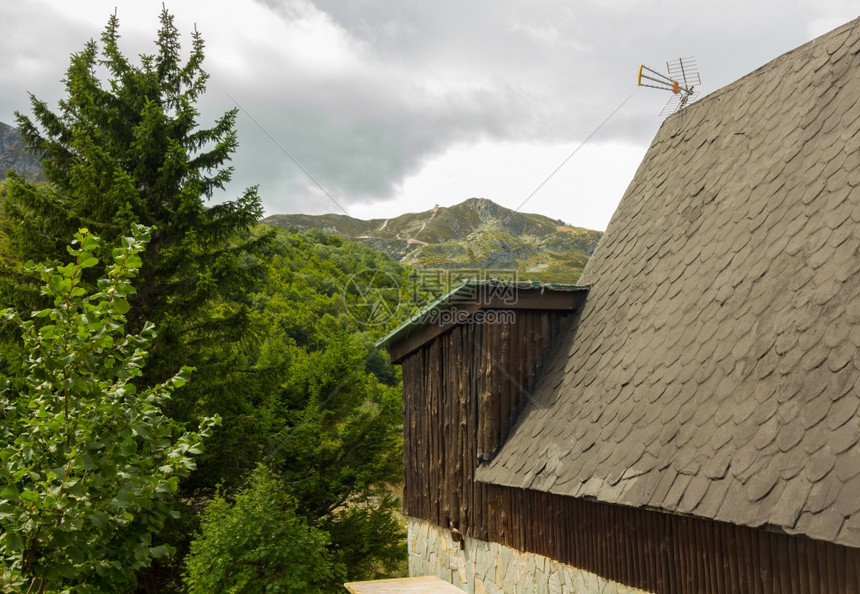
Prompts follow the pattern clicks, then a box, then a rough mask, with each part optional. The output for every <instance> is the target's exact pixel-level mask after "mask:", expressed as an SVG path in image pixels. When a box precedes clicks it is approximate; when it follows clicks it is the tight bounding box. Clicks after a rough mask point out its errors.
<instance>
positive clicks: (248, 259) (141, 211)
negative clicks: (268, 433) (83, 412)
mask: <svg viewBox="0 0 860 594" xmlns="http://www.w3.org/2000/svg"><path fill="white" fill-rule="evenodd" d="M119 39H120V35H119V21H118V19H117V16H116V15H115V14H114V15H113V16H111V17H110V18H109V20H108V24H107V27H106V28H105V30H104V32H103V34H102V35H101V43H98V42H96V41H95V40H90V41H89V42H88V43H87V44H86V45H85V46H84V48H83V50H82V51H80V52H78V53H76V54H73V55H72V58H71V63H70V66H69V68H68V70H67V72H66V76H65V79H64V83H65V88H66V96H65V98H64V99H62V100H61V101H60V102H59V109H58V110H57V111H52V110H51V109H50V108H49V107H48V105H46V103H45V102H44V101H41V100H39V99H38V98H36V97H34V96H32V95H31V97H30V101H31V107H32V119H31V118H30V117H28V116H26V115H22V114H21V113H16V117H17V124H18V129H19V130H20V132H21V134H22V136H23V137H24V139H25V142H26V143H27V145H28V147H29V148H30V149H31V150H32V151H34V152H35V153H36V154H38V155H39V156H40V157H41V160H42V167H43V170H44V173H45V176H46V177H47V179H48V180H49V182H50V183H49V184H47V185H45V186H39V187H37V186H36V185H34V184H32V183H30V182H28V181H26V180H24V179H22V178H20V177H16V176H14V175H12V176H11V177H10V178H9V180H8V183H7V187H6V191H5V197H4V198H3V214H4V219H5V221H4V223H5V224H4V225H3V232H4V234H5V235H6V239H7V241H8V246H7V250H8V253H9V254H11V255H12V259H13V260H15V261H17V263H19V264H22V263H24V262H26V261H28V260H36V261H44V260H49V259H57V258H60V257H62V256H63V255H64V254H65V242H66V240H67V238H68V237H70V236H71V235H72V233H74V231H75V230H77V229H78V228H79V227H87V228H89V229H90V230H91V232H93V233H95V234H97V235H99V236H100V237H102V238H103V239H104V240H105V242H106V243H108V244H110V243H113V242H115V241H116V240H117V238H119V237H121V236H122V235H123V234H127V233H128V230H129V228H130V226H131V224H132V223H138V224H143V225H146V226H148V227H152V228H153V231H152V240H151V241H150V243H149V244H148V246H147V249H146V252H145V253H144V254H143V262H144V266H143V269H142V273H141V275H140V277H139V278H138V279H136V282H135V288H136V294H135V298H134V301H133V303H132V306H133V307H132V317H130V319H129V329H130V330H131V331H133V332H134V331H139V330H140V328H142V325H143V321H144V320H149V321H152V322H154V323H155V325H156V327H157V328H158V338H157V340H156V342H155V344H154V345H153V348H152V357H151V359H150V363H149V365H148V366H147V369H146V371H145V379H146V381H163V380H164V379H166V378H167V377H168V376H169V375H170V373H171V370H173V369H175V367H176V364H177V362H180V361H189V360H190V361H193V362H194V364H195V366H196V367H197V368H198V369H199V370H200V378H201V379H203V380H204V381H201V382H199V383H198V388H197V389H196V390H195V391H197V392H198V394H196V395H195V394H191V393H189V395H188V396H187V397H186V398H184V399H177V402H178V403H179V408H178V409H176V410H172V411H170V412H171V414H173V415H174V416H177V417H179V418H185V419H190V418H193V417H194V416H196V415H197V414H199V413H201V412H206V413H208V412H211V410H205V411H199V410H195V409H194V407H192V405H191V403H192V402H196V403H200V402H201V398H203V402H204V407H206V408H211V406H209V405H207V404H206V403H205V401H206V400H207V398H208V397H206V396H201V391H202V393H204V394H210V395H211V394H218V393H223V392H224V386H223V384H224V382H226V381H229V380H228V378H227V376H228V372H229V371H230V370H231V369H235V368H236V361H235V359H236V358H237V357H239V358H241V356H242V354H241V345H242V344H243V341H247V340H248V339H249V337H250V336H251V335H253V332H251V331H250V327H249V314H248V309H247V304H246V295H247V294H248V293H249V291H250V290H252V289H253V287H254V286H255V283H256V279H257V278H258V277H259V267H258V266H257V265H256V264H255V260H254V259H253V257H252V254H253V253H254V251H255V248H256V247H258V246H257V244H259V242H260V241H265V238H263V239H260V238H259V237H258V238H257V239H256V240H253V239H251V235H250V233H249V230H250V229H251V227H252V226H253V225H254V224H255V223H256V221H257V220H258V219H259V218H260V216H262V206H261V203H260V200H259V197H258V196H257V191H256V188H250V189H248V190H246V191H245V192H244V193H243V194H242V195H241V196H240V197H239V198H237V199H235V200H232V201H227V202H221V203H219V204H214V205H211V204H207V201H208V200H209V199H211V198H212V196H213V195H214V193H215V192H216V191H218V190H223V189H224V186H225V184H226V183H227V182H228V181H229V180H230V178H231V175H232V168H231V167H229V166H228V165H227V163H228V161H229V160H230V157H231V155H232V153H233V152H234V151H235V150H236V148H237V138H236V130H235V123H236V115H237V111H236V110H235V109H233V110H230V111H227V112H226V113H225V114H224V115H223V116H221V117H220V118H218V119H217V121H215V123H214V125H212V126H211V127H209V128H202V127H200V126H199V125H198V119H199V112H198V109H197V102H198V100H199V98H200V96H201V95H202V94H203V93H204V91H205V89H206V82H207V78H208V75H207V74H206V73H205V72H204V71H203V69H202V65H203V61H204V42H203V38H202V37H201V35H200V33H199V32H197V31H196V28H195V31H194V32H193V34H192V44H191V48H190V51H189V52H188V57H187V59H184V60H183V56H182V52H181V46H180V34H179V31H178V30H177V28H176V26H175V25H174V19H173V16H172V15H170V14H169V13H168V12H167V10H162V12H161V15H160V27H159V31H158V38H157V40H156V42H155V44H156V51H155V53H153V54H151V55H142V56H140V59H139V61H138V62H137V63H134V62H132V61H130V60H129V59H127V58H126V57H125V56H124V55H123V54H122V52H121V51H120V48H119ZM102 77H104V78H106V80H105V81H103V80H102ZM7 264H8V262H7ZM10 267H12V266H10ZM95 278H98V276H97V272H95V273H93V275H92V280H94V279H95ZM32 287H33V285H29V288H30V292H29V293H28V285H27V283H26V282H19V283H16V286H15V288H14V290H8V289H7V290H4V291H3V293H4V295H2V296H0V300H2V301H4V302H5V303H3V305H11V306H18V307H20V306H21V305H22V304H23V303H28V302H30V301H34V300H36V296H35V295H34V294H33V292H32ZM34 305H35V304H34ZM210 404H211V403H210ZM183 405H184V410H183ZM215 408H216V409H217V408H219V406H218V405H216V406H215Z"/></svg>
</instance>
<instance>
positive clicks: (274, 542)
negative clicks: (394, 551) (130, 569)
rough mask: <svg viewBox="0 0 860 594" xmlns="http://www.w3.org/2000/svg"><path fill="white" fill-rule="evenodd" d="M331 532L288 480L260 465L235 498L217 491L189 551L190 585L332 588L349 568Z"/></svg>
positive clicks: (195, 588) (196, 588)
mask: <svg viewBox="0 0 860 594" xmlns="http://www.w3.org/2000/svg"><path fill="white" fill-rule="evenodd" d="M328 545H329V537H328V535H327V534H326V533H325V532H323V531H321V530H319V529H317V528H314V527H312V526H309V525H308V523H307V520H305V519H304V518H303V517H302V516H300V515H298V514H297V513H296V501H295V499H294V498H293V497H292V496H291V495H290V494H289V486H288V485H286V484H285V483H284V481H283V480H282V479H280V478H278V477H277V476H276V475H275V474H274V473H272V472H271V471H270V470H269V469H268V468H266V467H265V466H259V467H258V468H257V470H256V472H255V473H254V476H253V477H252V480H251V481H250V483H249V484H248V486H247V487H245V488H244V489H242V490H241V491H240V492H239V493H238V494H237V495H236V497H235V499H234V501H233V502H228V501H227V500H226V499H224V498H223V497H222V496H220V495H218V496H216V497H215V498H214V499H213V500H212V501H211V502H210V503H209V505H208V507H207V508H206V512H205V513H204V514H203V517H202V520H201V523H200V532H199V533H198V535H197V537H196V538H195V539H194V541H193V542H192V543H191V552H190V554H189V555H188V556H187V557H186V570H185V575H184V581H185V585H186V586H187V588H188V591H189V592H190V593H191V594H197V593H209V592H243V593H249V594H250V593H254V592H284V593H295V594H304V593H308V594H313V593H315V592H332V591H335V590H337V589H338V586H339V585H340V584H342V583H343V579H344V575H345V572H344V568H343V566H341V565H338V564H337V563H336V562H335V560H334V558H333V555H332V554H331V552H330V551H329V549H328Z"/></svg>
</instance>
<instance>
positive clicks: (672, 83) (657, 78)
mask: <svg viewBox="0 0 860 594" xmlns="http://www.w3.org/2000/svg"><path fill="white" fill-rule="evenodd" d="M666 71H667V73H668V76H667V75H666V74H662V73H660V72H657V71H656V70H653V69H652V68H648V67H647V66H645V65H644V64H642V65H640V66H639V78H638V80H637V84H638V85H639V86H640V87H651V88H652V89H661V90H664V91H672V96H671V97H669V100H668V101H667V102H666V105H664V106H663V109H662V110H660V115H661V116H662V115H670V114H673V113H675V112H676V111H680V110H681V109H683V108H684V106H685V105H687V104H688V103H692V102H693V101H695V100H696V97H698V96H699V91H697V90H695V87H694V86H693V85H694V83H695V84H696V85H701V84H702V77H701V76H699V73H698V71H697V70H696V60H695V58H678V59H677V60H671V61H669V62H666ZM642 79H645V80H646V81H647V82H642Z"/></svg>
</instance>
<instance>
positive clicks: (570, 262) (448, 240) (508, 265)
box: [263, 198, 603, 283]
mask: <svg viewBox="0 0 860 594" xmlns="http://www.w3.org/2000/svg"><path fill="white" fill-rule="evenodd" d="M263 222H264V223H268V224H271V225H277V226H279V227H285V228H290V227H294V228H296V229H299V230H306V229H320V230H322V231H324V232H326V233H330V234H332V235H339V236H341V237H344V238H347V239H352V240H355V241H359V242H361V243H364V244H366V245H369V246H371V247H374V248H376V249H380V250H383V251H385V252H388V253H389V254H390V255H392V256H393V257H394V258H396V259H397V260H400V261H401V262H403V263H404V264H407V265H410V266H414V267H416V268H419V269H431V270H436V269H444V270H448V271H451V270H462V271H463V276H475V273H476V269H479V270H480V271H484V272H483V273H484V274H485V275H486V276H493V277H497V278H500V277H503V278H510V277H513V276H514V274H513V271H516V277H517V278H519V279H520V280H527V279H528V280H537V281H542V282H559V283H574V282H576V280H577V279H578V278H579V275H580V273H581V272H582V268H583V267H584V266H585V263H586V262H587V261H588V258H589V257H590V256H591V254H592V253H593V252H594V248H595V247H596V246H597V242H598V240H599V239H600V237H601V236H602V235H603V234H602V233H601V232H600V231H591V230H588V229H583V228H580V227H573V226H570V225H567V224H565V223H564V222H563V221H561V220H553V219H551V218H549V217H546V216H543V215H539V214H528V213H519V212H516V211H513V210H510V209H508V208H505V207H503V206H499V205H498V204H496V203H495V202H493V201H491V200H487V199H486V198H469V199H468V200H466V201H465V202H462V203H460V204H456V205H454V206H450V207H436V208H434V209H432V210H428V211H425V212H419V213H409V214H404V215H400V216H398V217H394V218H391V219H371V220H367V221H365V220H360V219H352V218H350V217H348V216H345V215H337V214H324V215H302V214H296V215H272V216H270V217H267V218H265V219H263ZM479 274H480V272H479Z"/></svg>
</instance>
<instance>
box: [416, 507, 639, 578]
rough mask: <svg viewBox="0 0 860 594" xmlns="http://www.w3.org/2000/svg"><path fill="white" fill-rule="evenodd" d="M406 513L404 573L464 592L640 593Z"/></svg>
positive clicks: (539, 556) (590, 574) (567, 566)
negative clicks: (458, 538) (457, 538)
mask: <svg viewBox="0 0 860 594" xmlns="http://www.w3.org/2000/svg"><path fill="white" fill-rule="evenodd" d="M463 540H464V544H465V548H463V549H461V548H460V543H456V542H454V541H453V540H452V539H451V532H450V530H443V529H442V528H439V527H438V526H436V525H434V524H431V523H430V522H427V521H424V520H420V519H417V518H412V517H410V518H409V542H408V546H409V575H410V576H421V575H436V576H439V577H440V578H442V579H443V580H446V581H449V582H451V583H452V584H454V585H455V586H457V587H459V588H460V589H461V590H463V591H465V592H469V594H500V593H502V592H504V593H506V594H642V592H643V591H642V590H636V589H634V588H630V587H627V586H624V585H621V584H618V583H615V582H611V581H608V580H605V579H603V578H601V577H599V576H597V575H595V574H593V573H589V572H587V571H583V570H580V569H577V568H575V567H571V566H570V565H565V564H563V563H559V562H557V561H553V560H552V559H549V558H547V557H542V556H541V555H535V554H532V553H525V552H523V551H518V550H516V549H512V548H510V547H507V546H504V545H501V544H498V543H495V542H485V541H483V540H478V539H475V538H469V537H464V538H463Z"/></svg>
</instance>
